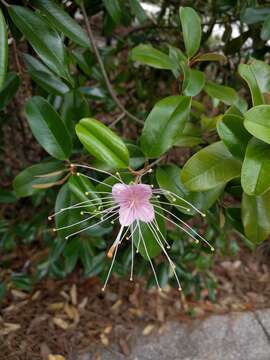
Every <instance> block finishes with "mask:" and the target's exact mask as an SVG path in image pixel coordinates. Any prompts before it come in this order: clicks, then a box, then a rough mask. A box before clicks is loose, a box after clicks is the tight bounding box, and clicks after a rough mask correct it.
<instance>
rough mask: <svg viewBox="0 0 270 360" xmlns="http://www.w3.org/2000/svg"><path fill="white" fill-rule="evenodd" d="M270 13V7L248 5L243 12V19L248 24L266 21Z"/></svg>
mask: <svg viewBox="0 0 270 360" xmlns="http://www.w3.org/2000/svg"><path fill="white" fill-rule="evenodd" d="M269 14H270V7H267V6H260V7H247V8H246V9H245V11H244V13H243V16H242V21H243V22H245V23H246V24H249V25H250V24H256V23H258V22H261V21H264V20H265V19H266V18H267V16H268V15H269Z"/></svg>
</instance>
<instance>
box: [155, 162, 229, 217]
mask: <svg viewBox="0 0 270 360" xmlns="http://www.w3.org/2000/svg"><path fill="white" fill-rule="evenodd" d="M156 178H157V182H158V184H159V186H160V187H161V188H162V189H164V190H169V191H171V192H173V193H175V194H176V195H178V196H180V197H182V198H183V199H184V200H186V201H188V202H190V203H191V204H192V205H193V206H195V207H196V208H197V209H199V210H201V211H205V210H208V209H209V208H210V207H211V206H212V205H213V204H214V203H215V202H216V200H217V199H218V197H219V196H220V194H221V193H222V191H223V189H224V185H219V186H217V187H216V188H213V189H211V190H208V191H203V192H192V191H189V190H187V189H186V188H185V186H184V185H183V183H182V181H181V169H180V168H178V167H177V166H176V165H164V166H159V167H158V168H157V171H156ZM167 198H168V200H169V201H170V202H171V204H172V205H174V206H175V207H176V208H177V209H178V210H179V211H181V212H182V213H184V214H187V215H194V214H196V213H197V212H196V210H194V209H193V208H192V207H190V206H189V205H188V204H187V203H186V201H184V200H180V199H177V200H176V201H172V196H167ZM177 205H178V206H177ZM179 205H180V206H184V207H185V208H188V209H190V210H185V209H184V208H180V207H179Z"/></svg>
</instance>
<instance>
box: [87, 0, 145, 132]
mask: <svg viewBox="0 0 270 360" xmlns="http://www.w3.org/2000/svg"><path fill="white" fill-rule="evenodd" d="M81 9H82V13H83V17H84V21H85V24H86V30H87V35H88V38H89V41H90V44H91V47H92V49H93V51H94V53H95V56H96V58H97V61H98V64H99V67H100V70H101V72H102V75H103V77H104V80H105V83H106V86H107V89H108V91H109V93H110V95H111V97H112V99H113V100H114V102H115V103H116V105H117V106H118V108H119V109H120V110H121V111H122V112H123V113H124V114H125V115H127V116H128V117H129V118H130V119H132V120H133V121H135V122H137V123H138V124H142V125H143V124H144V122H143V121H142V120H140V119H138V118H137V117H136V116H134V115H132V114H131V113H130V112H129V111H128V110H127V109H126V108H125V107H124V106H123V105H122V104H121V102H120V101H119V99H118V97H117V95H116V94H115V92H114V89H113V87H112V84H111V82H110V79H109V77H108V75H107V73H106V70H105V67H104V64H103V61H102V59H101V56H100V54H99V51H98V48H97V46H96V43H95V39H94V35H93V32H92V29H91V25H90V21H89V19H88V16H87V13H86V11H85V7H84V4H83V2H82V4H81Z"/></svg>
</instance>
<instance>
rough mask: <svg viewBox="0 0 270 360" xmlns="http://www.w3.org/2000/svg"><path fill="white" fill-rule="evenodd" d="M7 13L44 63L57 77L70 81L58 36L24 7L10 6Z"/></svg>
mask: <svg viewBox="0 0 270 360" xmlns="http://www.w3.org/2000/svg"><path fill="white" fill-rule="evenodd" d="M8 11H9V14H10V16H11V18H12V20H13V21H14V23H15V25H16V26H17V27H18V28H19V30H20V31H21V32H22V33H23V35H24V36H25V37H26V39H27V40H28V41H29V43H30V44H31V46H32V47H33V49H34V50H35V51H36V53H37V54H38V55H39V56H40V57H41V59H42V60H43V61H44V63H45V64H46V65H47V66H48V67H49V68H50V69H51V70H52V71H53V72H55V73H56V74H58V75H59V76H61V77H63V78H65V79H67V80H70V75H69V72H68V68H67V65H66V59H65V48H64V45H63V42H62V39H61V37H60V35H59V34H58V33H57V32H56V31H55V30H54V29H53V28H51V27H50V26H49V25H48V23H47V21H46V20H45V19H44V18H43V17H42V16H41V15H40V14H38V13H36V12H33V11H31V10H29V9H27V8H26V7H22V6H16V5H12V6H9V8H8Z"/></svg>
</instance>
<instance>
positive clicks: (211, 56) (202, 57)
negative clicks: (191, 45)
mask: <svg viewBox="0 0 270 360" xmlns="http://www.w3.org/2000/svg"><path fill="white" fill-rule="evenodd" d="M225 60H226V56H224V55H222V54H218V53H205V54H198V55H197V56H195V57H194V58H193V59H192V62H193V63H195V62H201V61H225Z"/></svg>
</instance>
